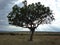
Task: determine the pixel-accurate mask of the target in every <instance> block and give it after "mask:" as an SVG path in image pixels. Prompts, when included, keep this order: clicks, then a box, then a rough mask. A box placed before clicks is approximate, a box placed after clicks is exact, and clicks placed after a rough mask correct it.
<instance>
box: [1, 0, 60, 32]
mask: <svg viewBox="0 0 60 45" xmlns="http://www.w3.org/2000/svg"><path fill="white" fill-rule="evenodd" d="M22 1H23V0H0V31H28V30H29V29H26V28H21V27H15V26H12V25H9V24H8V20H7V15H8V13H9V12H10V11H11V10H12V6H13V5H15V4H18V5H19V6H23V4H22V3H21V2H22ZM27 2H28V4H31V3H35V2H41V3H42V4H44V5H45V6H49V7H50V9H51V10H53V13H54V14H53V15H54V17H55V21H53V22H52V24H48V25H46V24H44V25H43V24H42V25H39V27H38V28H37V29H36V31H57V32H60V0H27Z"/></svg>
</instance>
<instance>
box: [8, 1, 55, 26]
mask: <svg viewBox="0 0 60 45" xmlns="http://www.w3.org/2000/svg"><path fill="white" fill-rule="evenodd" d="M24 5H25V6H24V7H22V8H20V7H19V6H17V5H14V6H13V7H12V11H11V12H10V13H9V14H8V16H7V17H8V21H9V24H12V25H16V26H20V27H37V26H38V25H39V24H48V23H50V22H51V21H53V20H54V16H53V15H52V11H51V10H50V8H49V7H45V6H44V5H42V4H41V3H40V2H38V3H35V4H34V3H32V4H29V5H28V6H27V5H26V4H25V2H24Z"/></svg>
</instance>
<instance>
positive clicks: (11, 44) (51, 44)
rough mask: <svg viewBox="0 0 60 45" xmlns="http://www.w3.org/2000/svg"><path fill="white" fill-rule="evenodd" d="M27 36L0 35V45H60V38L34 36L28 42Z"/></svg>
mask: <svg viewBox="0 0 60 45" xmlns="http://www.w3.org/2000/svg"><path fill="white" fill-rule="evenodd" d="M28 39H29V34H23V35H22V34H20V35H6V34H5V35H0V45H60V36H55V35H54V36H51V35H50V36H49V35H34V38H33V41H28Z"/></svg>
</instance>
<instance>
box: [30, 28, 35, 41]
mask: <svg viewBox="0 0 60 45" xmlns="http://www.w3.org/2000/svg"><path fill="white" fill-rule="evenodd" d="M34 31H35V28H30V33H31V34H30V39H29V41H32V40H33V35H34Z"/></svg>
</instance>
